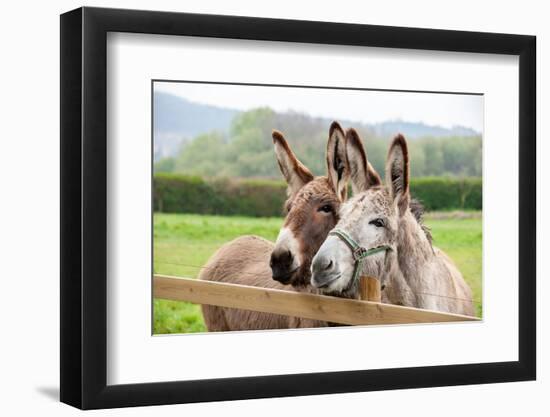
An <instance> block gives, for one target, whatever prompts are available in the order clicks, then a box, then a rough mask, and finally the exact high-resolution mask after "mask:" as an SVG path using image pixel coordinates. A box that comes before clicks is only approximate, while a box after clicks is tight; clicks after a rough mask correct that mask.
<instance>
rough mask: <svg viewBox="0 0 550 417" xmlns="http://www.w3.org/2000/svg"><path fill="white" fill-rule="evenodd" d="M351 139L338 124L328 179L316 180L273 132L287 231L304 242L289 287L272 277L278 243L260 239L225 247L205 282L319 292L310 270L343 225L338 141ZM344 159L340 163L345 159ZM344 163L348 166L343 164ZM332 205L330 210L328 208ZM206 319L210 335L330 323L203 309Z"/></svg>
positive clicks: (344, 173)
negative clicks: (331, 235) (282, 179)
mask: <svg viewBox="0 0 550 417" xmlns="http://www.w3.org/2000/svg"><path fill="white" fill-rule="evenodd" d="M339 140H342V141H343V140H345V135H344V132H343V130H342V128H341V127H340V126H339V125H338V124H337V123H333V124H332V126H331V128H330V131H329V143H328V145H327V176H325V177H316V178H314V177H313V175H312V174H311V172H310V171H309V170H308V169H307V168H306V167H305V166H304V165H303V164H302V163H301V162H300V161H299V160H298V159H297V158H296V157H295V155H294V153H293V152H292V150H291V149H290V147H289V146H288V144H287V142H286V140H285V139H284V137H283V135H282V134H281V133H280V132H278V131H274V132H273V143H274V145H275V153H276V155H277V162H278V164H279V167H280V169H281V173H282V174H283V176H284V177H285V180H286V181H287V183H288V195H289V197H288V200H287V202H286V203H285V208H286V210H287V215H286V218H285V221H284V224H283V228H288V229H289V230H290V231H291V232H292V234H293V235H294V238H295V239H296V240H297V242H298V246H299V252H300V253H299V256H300V259H301V264H300V267H299V268H298V269H297V271H296V272H295V273H293V274H292V277H291V278H290V280H289V282H288V284H289V285H283V284H281V283H279V282H277V281H275V280H273V279H272V271H271V268H270V257H271V254H272V252H273V250H274V248H275V245H274V244H273V243H272V242H269V241H267V240H265V239H262V238H259V237H257V236H242V237H239V238H237V239H235V240H233V241H231V242H229V243H226V244H225V245H223V246H222V247H221V248H220V249H219V250H218V251H217V252H216V253H215V254H214V255H213V256H212V257H211V258H210V259H209V261H208V263H207V264H206V265H205V268H203V269H202V270H201V273H200V274H199V279H203V280H209V281H218V282H228V283H235V284H243V285H252V286H256V287H263V288H276V289H285V290H294V291H299V292H302V291H303V292H311V293H317V290H316V289H314V288H313V287H312V286H311V285H310V277H311V272H310V266H311V261H312V259H313V256H315V253H316V252H317V250H318V249H319V247H320V246H321V244H322V243H323V242H324V240H325V238H326V237H327V235H328V232H329V231H330V230H331V229H332V228H333V227H334V226H335V225H336V223H337V222H338V211H339V208H340V204H341V202H342V200H343V199H345V194H346V193H345V191H346V189H347V187H346V186H345V185H346V184H344V182H347V178H348V172H349V171H348V169H347V165H346V160H345V156H344V157H343V158H344V159H341V158H342V156H343V155H345V154H344V152H343V151H344V146H343V145H342V146H340V149H338V145H336V144H335V141H336V142H338V141H339ZM339 158H340V159H339ZM342 164H343V165H342ZM328 207H330V210H329V211H328V212H326V211H324V210H322V209H323V208H328ZM202 311H203V316H204V321H205V323H206V326H207V328H208V330H209V331H229V330H265V329H284V328H299V327H324V326H326V325H327V323H325V322H319V321H315V320H307V319H302V318H298V317H287V316H281V315H276V314H268V313H259V312H254V311H245V310H238V309H229V308H223V307H217V306H208V305H202Z"/></svg>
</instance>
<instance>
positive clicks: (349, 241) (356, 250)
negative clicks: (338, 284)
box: [329, 229, 391, 282]
mask: <svg viewBox="0 0 550 417" xmlns="http://www.w3.org/2000/svg"><path fill="white" fill-rule="evenodd" d="M330 235H332V236H337V237H339V238H340V239H342V241H343V242H344V243H345V244H346V245H347V246H348V247H349V248H350V249H351V253H352V255H353V259H354V260H355V267H354V269H353V279H352V282H356V281H357V279H358V278H359V274H360V273H361V269H362V267H363V261H364V260H365V258H366V257H367V256H371V255H374V254H375V253H378V252H385V251H387V250H391V247H390V246H387V245H382V246H378V247H376V248H372V249H365V248H364V247H362V246H360V245H359V244H358V243H357V242H356V241H355V240H353V238H352V237H351V236H350V235H349V234H347V233H346V232H345V231H343V230H342V229H334V230H332V231H330V232H329V236H330Z"/></svg>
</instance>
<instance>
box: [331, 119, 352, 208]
mask: <svg viewBox="0 0 550 417" xmlns="http://www.w3.org/2000/svg"><path fill="white" fill-rule="evenodd" d="M327 177H328V180H329V182H330V185H331V186H332V188H333V189H334V192H335V193H336V195H337V196H338V198H339V199H340V201H345V200H346V198H347V197H348V181H349V167H348V163H347V158H346V136H345V135H344V131H343V130H342V127H341V126H340V125H339V124H338V122H332V124H331V125H330V130H329V137H328V143H327Z"/></svg>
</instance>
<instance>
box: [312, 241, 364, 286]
mask: <svg viewBox="0 0 550 417" xmlns="http://www.w3.org/2000/svg"><path fill="white" fill-rule="evenodd" d="M330 261H332V263H333V265H334V267H333V268H332V269H331V270H330V271H329V272H328V274H327V273H323V272H319V271H318V270H316V268H315V266H316V265H318V264H320V265H327V264H328V263H329V262H330ZM353 267H354V261H353V255H352V253H351V251H350V249H349V248H348V247H347V246H346V245H345V244H344V242H342V241H341V240H340V239H339V238H338V237H337V236H329V237H327V239H326V240H325V241H324V242H323V244H322V245H321V247H320V248H319V251H317V254H316V255H315V256H314V257H313V260H312V262H311V272H312V273H311V285H313V286H314V287H316V288H319V287H320V286H322V285H323V284H325V283H326V282H327V281H328V282H329V284H328V286H327V287H324V288H323V289H322V290H323V292H327V293H328V292H330V293H335V292H342V291H343V290H344V289H346V288H348V286H349V285H350V280H351V279H352V276H353Z"/></svg>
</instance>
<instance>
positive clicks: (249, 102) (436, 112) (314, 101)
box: [154, 82, 483, 132]
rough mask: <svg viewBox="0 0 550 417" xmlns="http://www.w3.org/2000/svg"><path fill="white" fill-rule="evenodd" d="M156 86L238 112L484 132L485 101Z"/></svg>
mask: <svg viewBox="0 0 550 417" xmlns="http://www.w3.org/2000/svg"><path fill="white" fill-rule="evenodd" d="M154 87H155V91H163V92H167V93H171V94H174V95H177V96H180V97H183V98H185V99H187V100H190V101H194V102H198V103H203V104H210V105H214V106H219V107H228V108H232V109H237V110H249V109H253V108H256V107H261V106H268V107H271V108H272V109H274V110H276V111H278V112H285V111H288V110H294V111H297V112H300V113H306V114H309V115H311V116H318V117H327V118H329V119H335V120H340V119H342V120H344V119H345V120H350V121H361V122H365V123H377V122H384V121H388V120H397V119H399V120H403V121H408V122H423V123H426V124H428V125H436V126H443V127H453V126H464V127H469V128H472V129H474V130H476V131H478V132H482V131H483V96H473V95H459V94H429V93H408V92H407V93H404V92H391V91H356V90H343V89H342V90H340V89H339V90H327V89H317V88H288V87H261V86H241V85H220V84H194V83H178V82H176V83H174V82H155V86H154Z"/></svg>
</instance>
